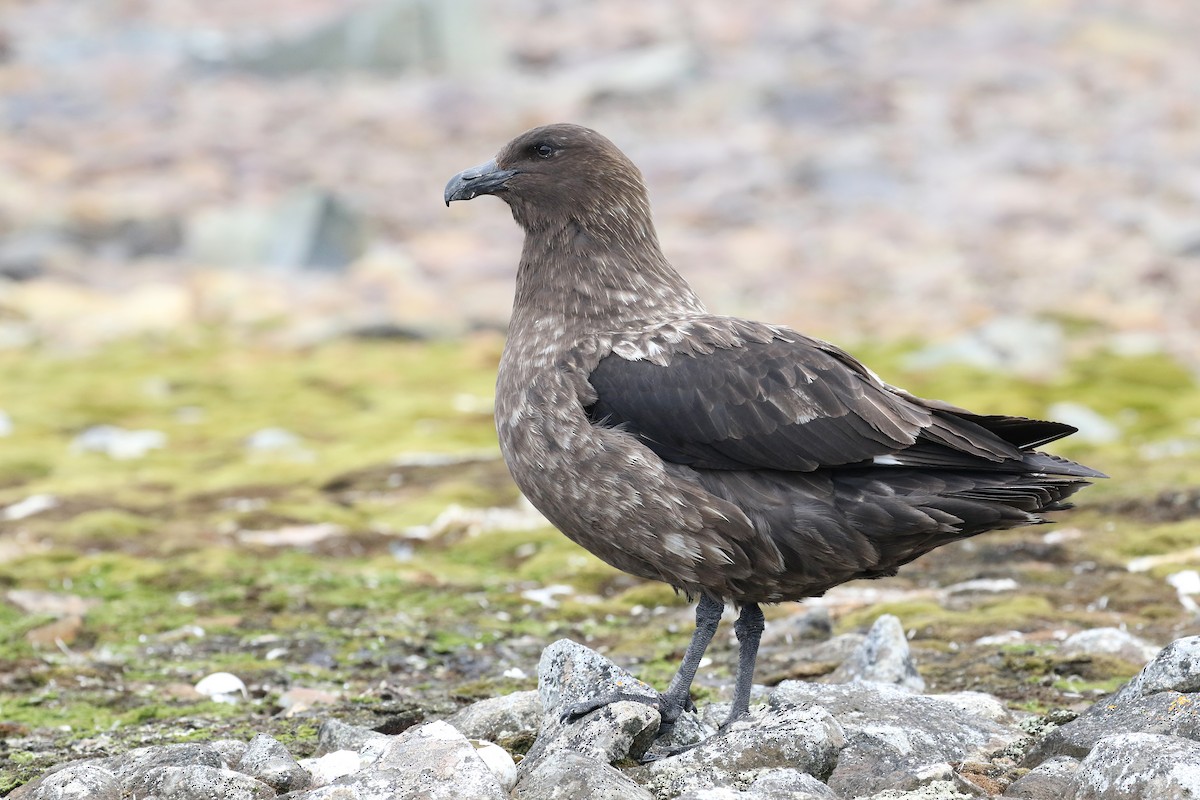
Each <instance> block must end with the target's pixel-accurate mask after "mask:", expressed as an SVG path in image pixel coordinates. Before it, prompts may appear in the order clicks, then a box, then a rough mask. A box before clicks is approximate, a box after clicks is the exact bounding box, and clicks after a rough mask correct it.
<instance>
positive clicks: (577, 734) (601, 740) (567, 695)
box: [521, 639, 688, 770]
mask: <svg viewBox="0 0 1200 800" xmlns="http://www.w3.org/2000/svg"><path fill="white" fill-rule="evenodd" d="M617 691H619V692H622V693H624V694H626V695H630V696H636V697H645V698H646V699H647V700H648V701H650V702H657V700H658V693H657V692H656V691H655V690H654V689H652V688H651V687H650V686H647V685H646V684H644V683H642V682H641V681H639V680H637V679H636V678H634V677H633V676H632V675H630V674H629V673H628V672H626V671H625V670H623V669H621V668H620V667H618V666H617V665H616V664H614V663H612V662H611V661H609V660H608V659H607V658H605V657H604V656H602V655H600V654H599V653H597V652H595V651H594V650H591V649H589V648H587V647H584V646H583V645H581V644H576V643H575V642H572V641H570V640H569V639H560V640H558V641H557V642H554V643H553V644H551V645H550V646H549V647H547V648H546V649H545V650H544V651H542V657H541V660H540V661H539V662H538V696H539V698H540V699H541V705H542V724H541V733H540V735H539V736H538V738H537V741H536V742H534V745H533V747H531V748H530V749H529V753H528V754H527V755H526V757H525V761H523V762H522V763H521V767H522V769H523V770H524V769H528V768H532V766H533V764H534V763H536V762H537V760H538V759H540V758H543V757H545V756H547V755H550V754H551V753H556V752H559V751H561V750H572V751H574V752H577V753H580V754H582V755H585V756H588V757H589V758H594V759H596V760H597V761H602V762H604V763H606V764H611V763H613V762H614V761H619V760H621V759H623V758H634V759H637V758H640V757H641V756H642V755H643V754H644V753H645V752H646V750H647V749H648V748H649V747H650V744H651V742H652V741H653V740H654V736H655V734H656V733H658V724H659V716H658V711H657V710H656V709H655V708H653V707H651V706H650V705H649V704H647V703H641V702H634V701H629V700H623V701H621V702H617V703H611V704H609V705H607V706H604V707H603V708H601V709H599V710H597V711H593V712H592V713H590V714H588V715H587V716H584V717H582V718H581V719H578V720H575V721H574V722H570V723H564V722H563V721H562V719H561V716H562V713H563V711H564V710H565V709H568V708H570V707H571V706H573V705H575V704H576V703H579V702H582V701H585V700H589V699H592V698H594V697H597V696H603V695H605V694H610V693H612V692H617ZM685 716H688V715H685Z"/></svg>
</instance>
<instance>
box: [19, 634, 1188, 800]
mask: <svg viewBox="0 0 1200 800" xmlns="http://www.w3.org/2000/svg"><path fill="white" fill-rule="evenodd" d="M1108 635H1109V636H1110V637H1111V638H1113V639H1114V640H1116V641H1119V642H1120V643H1121V644H1123V645H1125V646H1129V645H1132V644H1134V640H1133V639H1132V637H1129V636H1127V635H1121V634H1120V633H1119V632H1116V631H1113V632H1110V633H1109V634H1108ZM1100 649H1101V650H1103V648H1100ZM881 654H882V655H881ZM909 659H910V657H909V653H908V648H907V644H906V640H905V638H904V632H903V629H902V628H901V627H900V625H899V623H898V621H897V620H896V619H895V618H894V617H887V616H885V617H881V618H880V619H879V621H878V622H877V623H876V624H875V626H874V627H872V629H871V631H870V633H869V634H868V635H867V638H866V639H865V640H864V641H863V642H862V643H861V644H860V645H859V647H858V648H857V649H856V650H855V652H854V653H853V654H852V655H851V657H850V659H849V660H848V662H847V664H852V665H853V667H852V674H851V675H847V676H844V677H847V678H849V681H848V682H845V683H834V684H814V683H805V682H801V681H784V682H782V683H780V684H779V685H778V686H776V687H774V688H773V689H771V690H770V691H769V692H764V693H763V697H762V698H761V699H762V700H764V701H765V702H764V703H763V704H760V705H758V706H757V707H755V708H753V709H752V712H751V714H750V716H749V717H748V718H745V719H743V720H740V721H738V722H736V723H734V724H733V725H731V726H730V727H729V728H728V729H726V730H723V731H717V730H716V727H715V725H714V720H719V719H723V718H724V715H725V714H726V713H727V706H726V707H722V706H721V705H720V704H714V705H709V706H705V707H703V708H702V709H701V710H700V713H699V714H692V715H687V716H685V717H684V718H683V719H681V720H680V722H679V723H677V725H676V727H675V728H674V729H673V730H672V731H671V732H670V734H668V735H667V736H666V737H663V738H656V734H657V732H658V727H659V719H658V712H657V711H655V710H654V708H653V707H652V706H651V705H647V704H642V703H639V702H634V701H622V702H619V703H616V704H614V705H611V706H606V707H605V708H603V709H600V710H599V711H595V712H593V713H591V714H589V715H588V716H586V717H584V718H582V719H579V720H577V721H574V722H569V723H568V722H564V721H563V720H562V713H563V710H564V709H565V708H570V707H571V706H572V705H573V704H574V703H577V702H579V701H580V700H582V699H585V698H587V697H591V696H593V695H594V694H595V693H598V692H599V693H603V692H605V691H610V690H615V689H616V688H617V687H618V686H620V687H621V691H623V692H632V693H633V694H637V693H638V692H639V691H644V692H645V693H646V696H647V698H651V699H652V698H653V697H654V694H653V690H652V689H651V688H650V687H648V686H646V685H645V684H642V683H640V682H639V681H637V679H636V678H634V677H633V676H632V675H630V674H629V673H627V672H625V671H624V670H622V669H620V668H619V667H617V666H616V665H614V664H613V663H612V662H611V661H609V660H607V659H605V658H604V657H603V656H601V655H599V654H598V653H596V652H595V651H593V650H590V649H588V648H586V647H584V646H582V645H579V644H577V643H575V642H571V641H569V640H566V639H564V640H560V641H558V642H556V643H554V644H553V645H551V646H550V647H548V648H547V649H546V650H545V652H543V654H542V658H541V663H540V665H539V667H538V689H537V690H536V691H527V692H516V693H513V694H509V695H505V696H503V697H496V698H491V699H488V700H483V701H480V702H477V703H474V704H471V705H468V706H466V707H464V708H463V709H461V710H460V711H458V712H457V713H455V714H453V715H452V716H450V717H449V718H448V719H446V720H436V721H428V722H424V723H420V724H416V725H414V726H412V727H410V728H408V729H407V730H405V731H403V732H401V733H398V734H395V735H390V736H386V735H384V734H381V733H378V732H376V731H374V730H371V729H369V728H362V727H356V726H352V725H346V724H343V723H340V722H337V721H332V720H331V721H328V722H326V723H324V724H323V725H322V726H321V729H320V732H319V734H318V738H317V748H316V751H315V752H314V753H313V755H312V757H310V758H306V759H302V760H300V761H297V760H296V759H295V758H293V757H292V755H291V754H290V753H289V751H288V749H287V748H286V747H284V746H283V745H282V744H281V743H279V742H278V741H276V740H274V739H272V738H271V737H270V736H267V735H265V734H260V735H258V736H256V737H255V738H254V739H252V740H251V741H249V742H245V741H239V740H232V739H223V740H217V741H213V742H209V743H206V744H177V745H161V746H157V747H145V748H140V749H138V750H134V751H131V752H128V753H122V754H118V755H114V756H110V757H107V758H96V759H88V760H84V761H78V762H74V763H69V764H64V765H61V766H60V767H59V768H58V769H56V770H55V771H53V772H52V773H50V774H48V775H47V776H45V777H43V778H41V779H39V780H36V781H34V782H32V783H29V784H27V785H25V786H23V787H21V788H20V789H18V790H17V791H15V792H13V793H12V794H11V795H10V797H12V798H14V800H17V799H18V798H21V799H23V800H75V799H76V798H77V799H78V800H120V799H121V798H135V800H136V799H138V798H157V799H158V800H193V798H197V799H198V798H205V800H241V798H263V799H264V800H265V799H266V798H274V797H287V798H293V799H294V800H404V799H406V798H412V799H413V800H417V798H421V799H422V800H426V799H430V800H436V799H437V798H446V800H457V799H458V798H464V797H470V798H479V800H504V799H505V798H514V799H516V800H520V799H521V798H528V799H529V800H555V799H556V798H561V799H562V800H568V799H569V798H622V800H641V798H644V799H645V800H654V798H659V799H660V800H672V799H673V798H681V799H682V800H797V799H798V798H799V800H839V798H863V799H864V800H865V799H866V798H870V799H871V800H902V799H903V798H912V800H917V799H918V798H922V799H924V800H958V799H959V798H974V797H988V796H997V795H1002V796H1004V797H1021V798H1035V799H1036V798H1040V799H1041V800H1058V799H1059V798H1075V799H1076V800H1085V799H1087V800H1093V799H1094V800H1101V799H1102V798H1109V799H1111V800H1118V799H1120V800H1129V799H1130V798H1147V799H1149V798H1166V797H1178V798H1186V797H1195V796H1197V795H1198V794H1200V711H1197V693H1198V692H1200V669H1198V667H1197V665H1200V637H1194V636H1193V637H1188V638H1183V639H1179V640H1177V641H1175V642H1172V643H1171V644H1170V645H1169V646H1167V647H1166V648H1164V649H1163V650H1162V651H1161V652H1159V653H1158V654H1157V655H1156V656H1155V658H1154V659H1153V660H1152V661H1151V662H1150V663H1148V664H1147V665H1146V666H1145V667H1144V668H1143V669H1142V670H1141V671H1140V672H1139V673H1138V674H1137V675H1136V676H1135V677H1134V679H1133V680H1132V681H1130V682H1129V683H1128V684H1126V685H1125V686H1124V687H1122V688H1121V690H1120V691H1119V692H1117V693H1116V694H1115V695H1113V696H1112V697H1111V698H1108V699H1106V700H1104V701H1102V702H1100V703H1097V704H1095V705H1093V706H1091V707H1090V708H1087V709H1086V710H1084V711H1083V712H1082V713H1080V714H1079V715H1078V716H1076V715H1074V714H1066V715H1064V714H1057V715H1051V716H1035V715H1031V714H1020V713H1013V712H1012V711H1011V710H1010V709H1008V708H1007V707H1006V706H1005V705H1004V703H1002V702H1001V701H999V700H998V699H997V698H995V697H993V696H991V695H988V694H986V693H982V692H959V693H953V694H934V695H929V694H920V693H918V692H917V691H914V689H913V688H912V687H911V686H908V685H906V684H907V683H909V682H910V680H911V678H912V677H913V676H916V674H917V672H916V669H915V667H914V665H913V664H912V663H911V661H910V660H909ZM497 743H502V744H504V745H505V746H506V747H501V746H499V745H498V744H497ZM506 748H507V749H506ZM514 750H515V751H516V753H515V755H516V758H515V759H514V757H513V751H514Z"/></svg>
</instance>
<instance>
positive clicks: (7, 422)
mask: <svg viewBox="0 0 1200 800" xmlns="http://www.w3.org/2000/svg"><path fill="white" fill-rule="evenodd" d="M12 432H13V421H12V417H10V416H9V415H8V414H7V413H6V412H5V411H4V410H3V409H0V437H4V436H12Z"/></svg>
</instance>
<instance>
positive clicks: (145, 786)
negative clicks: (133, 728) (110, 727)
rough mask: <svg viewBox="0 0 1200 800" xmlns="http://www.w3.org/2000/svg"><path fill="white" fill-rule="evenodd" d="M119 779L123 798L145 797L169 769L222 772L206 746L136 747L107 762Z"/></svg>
mask: <svg viewBox="0 0 1200 800" xmlns="http://www.w3.org/2000/svg"><path fill="white" fill-rule="evenodd" d="M106 765H107V766H109V768H111V769H112V770H113V772H115V773H116V774H117V775H119V776H120V778H121V796H122V797H128V796H132V797H139V798H140V797H146V796H147V795H153V794H155V793H157V792H158V791H159V789H160V788H161V785H162V782H163V781H164V780H165V779H166V777H167V774H166V773H165V772H164V770H165V769H167V768H169V767H209V768H211V769H214V770H222V769H224V768H225V762H224V761H222V760H221V754H220V753H218V752H217V751H216V750H215V749H213V748H212V747H209V746H208V745H206V744H190V743H189V744H166V745H158V746H155V747H139V748H137V749H135V750H130V751H129V752H128V753H125V754H124V755H119V756H115V757H113V758H111V759H108V760H107V764H106ZM268 791H269V787H268Z"/></svg>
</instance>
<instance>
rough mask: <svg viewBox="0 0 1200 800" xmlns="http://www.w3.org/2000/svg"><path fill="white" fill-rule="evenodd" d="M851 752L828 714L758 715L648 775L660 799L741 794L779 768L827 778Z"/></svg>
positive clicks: (653, 765) (782, 711)
mask: <svg viewBox="0 0 1200 800" xmlns="http://www.w3.org/2000/svg"><path fill="white" fill-rule="evenodd" d="M845 746H846V735H845V732H844V731H843V730H842V726H841V725H839V724H838V723H837V721H836V720H835V719H834V718H833V717H832V716H830V714H829V712H828V711H826V710H825V709H823V708H820V707H811V708H799V707H790V708H767V709H758V710H756V711H754V712H752V713H751V715H750V716H749V717H748V718H745V719H742V720H739V721H738V722H735V723H734V724H733V725H731V726H730V727H729V729H728V730H726V731H724V732H723V733H721V734H718V735H716V736H713V737H710V738H708V739H705V740H704V741H703V742H701V743H700V744H698V745H696V746H695V747H692V748H690V749H688V750H685V751H683V752H682V753H679V754H677V755H673V756H669V757H666V758H661V759H658V760H656V761H652V762H650V764H649V765H648V766H647V767H645V768H644V769H645V774H646V776H647V779H648V781H649V783H650V785H651V787H652V788H653V789H654V790H655V792H656V793H658V794H660V795H662V796H667V797H674V796H676V795H679V794H681V793H685V792H689V791H698V790H701V789H711V788H740V787H741V786H745V785H746V784H747V783H748V781H749V779H750V778H751V777H753V776H756V775H757V774H758V773H761V772H763V771H764V770H772V769H779V768H793V769H797V770H801V771H803V772H807V773H810V774H812V775H815V776H817V777H819V778H820V777H826V776H828V775H829V774H830V772H831V771H833V769H834V765H835V764H836V763H837V759H838V753H839V752H840V751H841V750H842V748H843V747H845Z"/></svg>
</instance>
